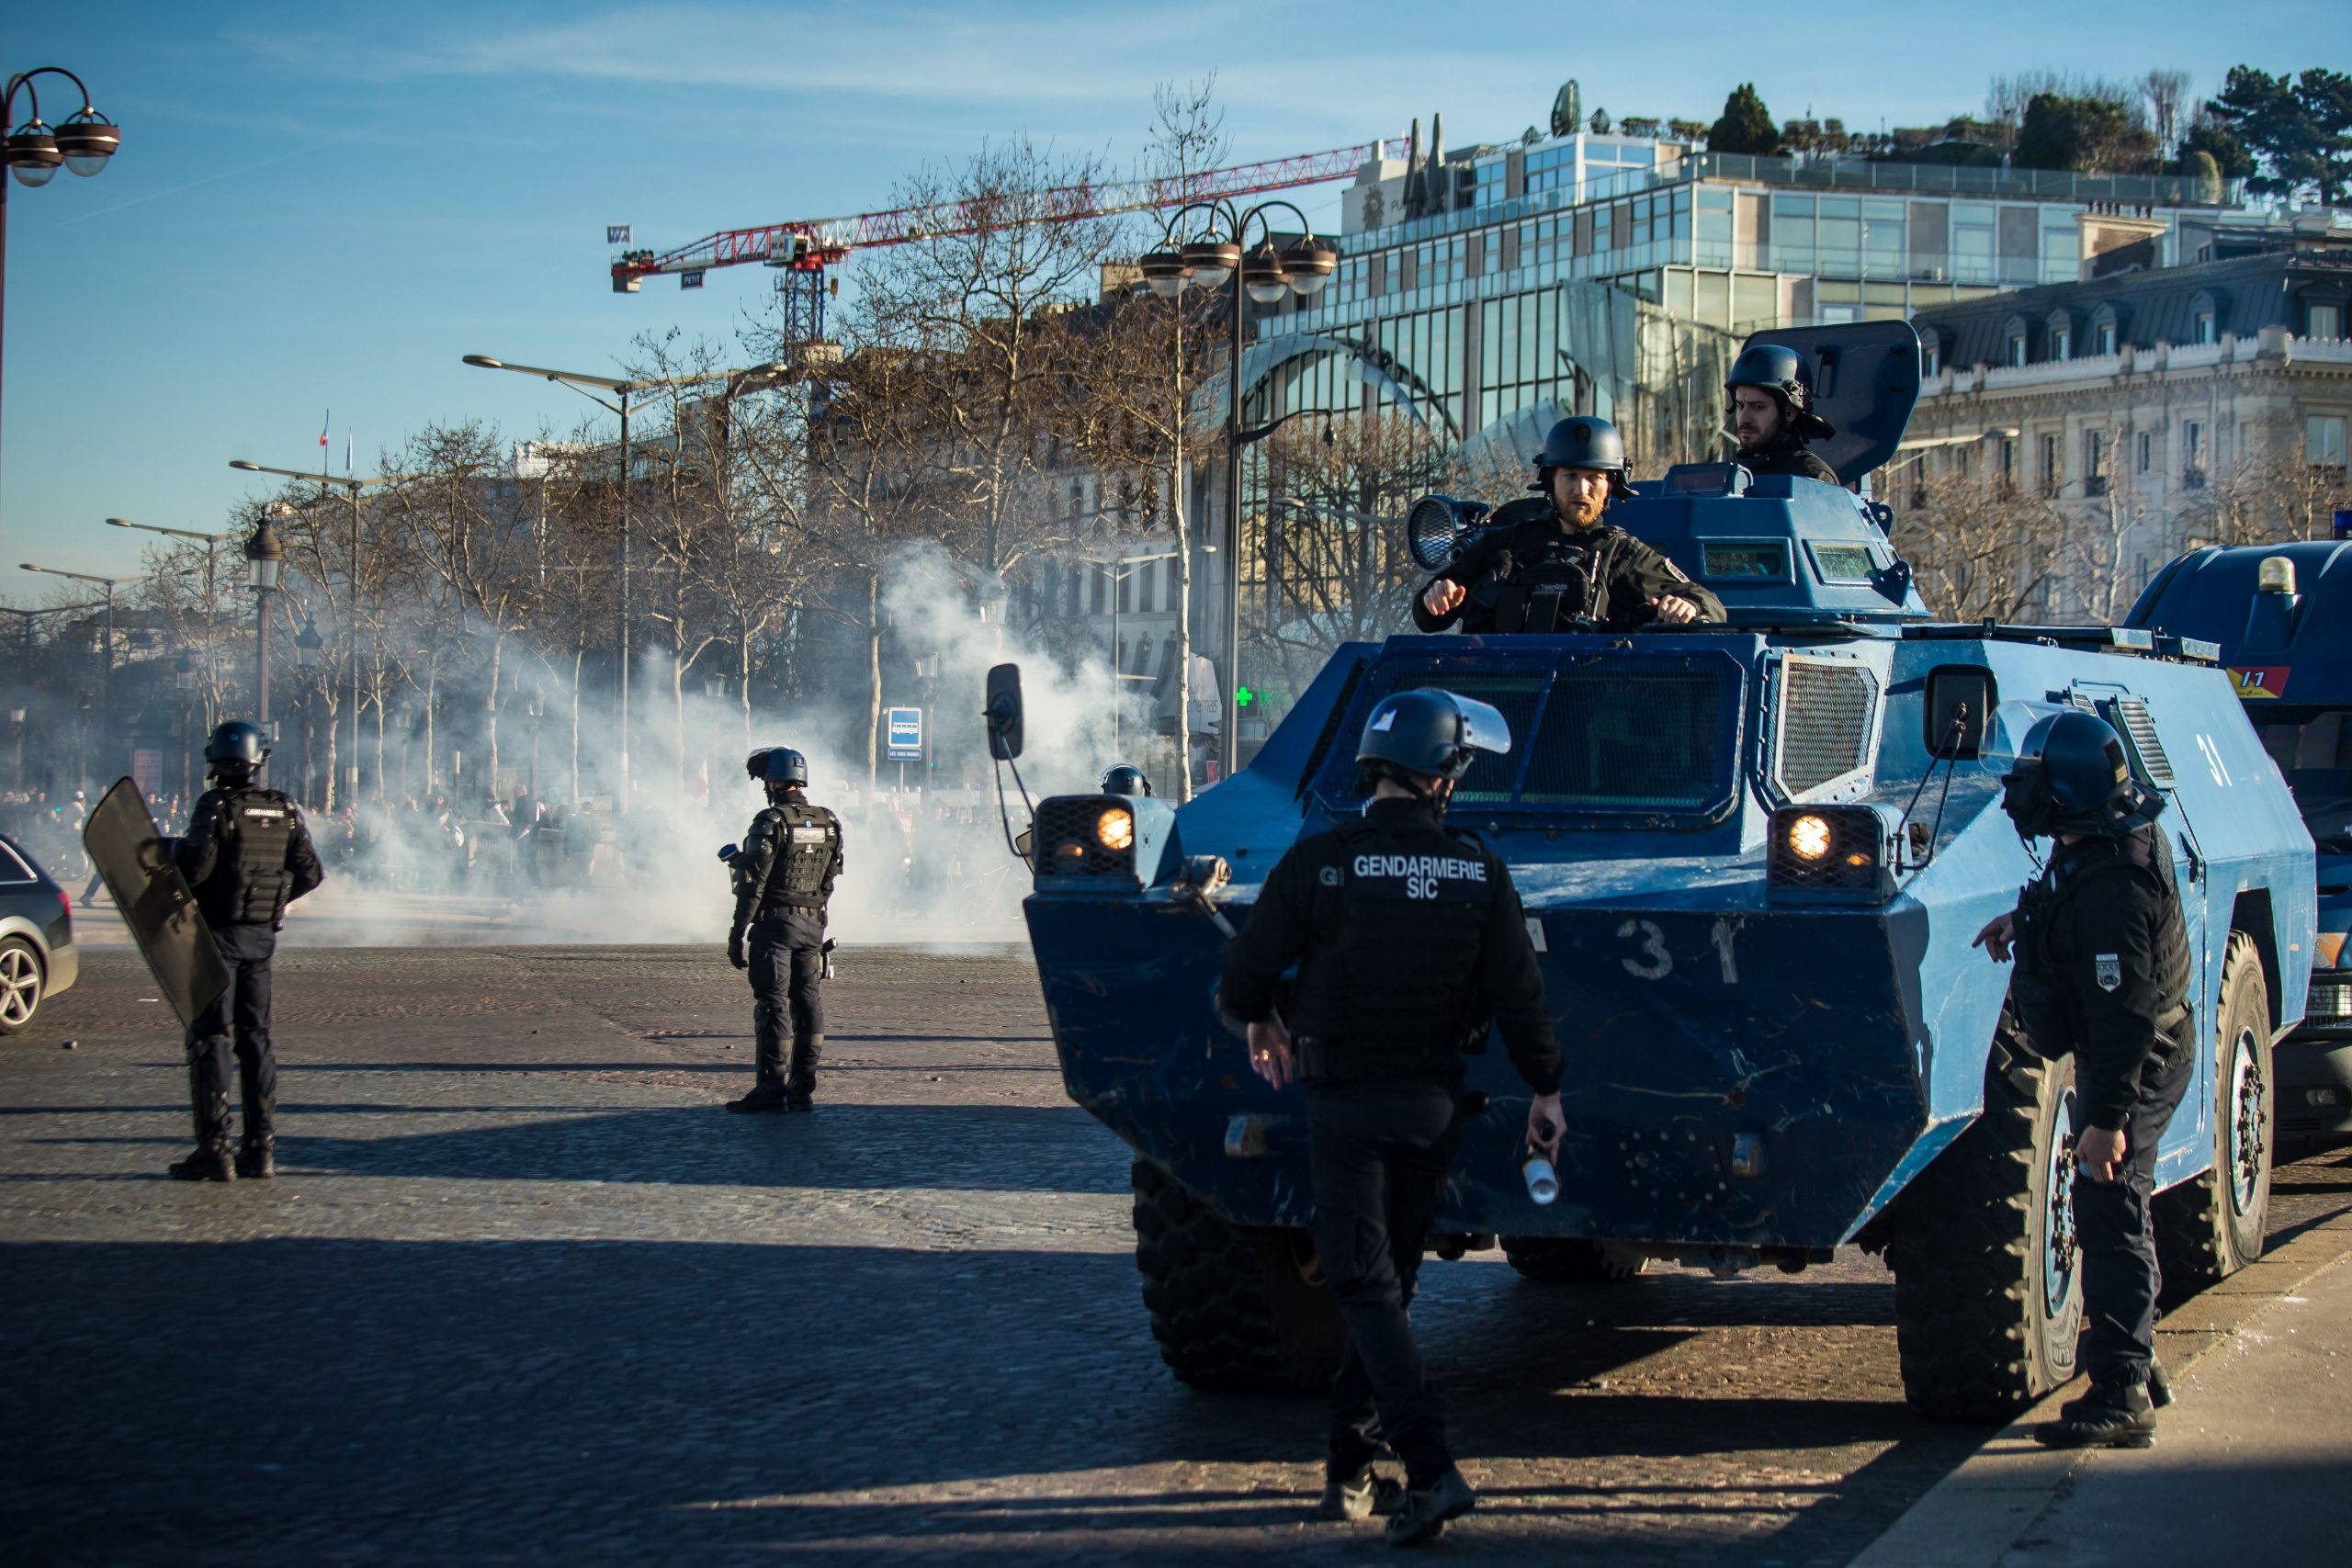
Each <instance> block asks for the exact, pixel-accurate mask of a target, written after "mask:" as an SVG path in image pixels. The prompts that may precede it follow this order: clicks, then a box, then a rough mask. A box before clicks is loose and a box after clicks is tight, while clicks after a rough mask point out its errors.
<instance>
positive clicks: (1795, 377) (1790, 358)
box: [1724, 343, 1838, 441]
mask: <svg viewBox="0 0 2352 1568" xmlns="http://www.w3.org/2000/svg"><path fill="white" fill-rule="evenodd" d="M1736 387H1754V388H1756V389H1758V391H1765V392H1770V393H1771V394H1772V396H1773V397H1774V399H1776V400H1778V401H1779V402H1780V405H1781V417H1782V418H1784V419H1785V420H1787V421H1788V433H1789V434H1791V435H1792V436H1793V437H1795V438H1796V439H1797V440H1799V441H1819V440H1822V439H1824V438H1826V437H1828V436H1832V435H1835V434H1838V432H1837V431H1836V430H1835V429H1834V428H1832V427H1831V425H1830V423H1829V422H1828V421H1827V420H1826V419H1824V418H1822V417H1821V416H1820V415H1819V414H1817V413H1815V412H1813V386H1812V384H1811V383H1810V382H1808V381H1807V380H1806V379H1805V375H1804V357H1803V356H1802V355H1799V354H1798V353H1797V351H1796V350H1795V349H1793V348H1784V347H1782V346H1781V344H1776V343H1759V344H1753V345H1751V346H1750V347H1747V348H1745V349H1742V350H1741V351H1740V355H1739V357H1738V358H1737V359H1735V360H1733V361H1732V362H1731V374H1730V375H1728V376H1726V377H1724V395H1725V396H1729V395H1730V393H1731V391H1732V389H1734V388H1736Z"/></svg>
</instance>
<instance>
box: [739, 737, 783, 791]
mask: <svg viewBox="0 0 2352 1568" xmlns="http://www.w3.org/2000/svg"><path fill="white" fill-rule="evenodd" d="M772 750H775V748H774V747H771V746H763V747H761V748H760V749H759V750H756V751H754V752H752V754H751V755H750V756H748V757H746V758H744V759H743V773H744V775H745V776H746V777H748V778H749V779H750V780H751V781H752V783H753V784H765V783H766V782H767V777H768V753H769V752H770V751H772Z"/></svg>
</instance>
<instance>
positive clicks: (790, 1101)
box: [784, 1034, 825, 1111]
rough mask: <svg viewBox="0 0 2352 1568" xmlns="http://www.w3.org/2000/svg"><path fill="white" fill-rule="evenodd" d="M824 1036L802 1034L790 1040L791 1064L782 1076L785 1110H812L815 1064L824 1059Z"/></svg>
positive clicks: (814, 1091) (814, 1094) (814, 1107)
mask: <svg viewBox="0 0 2352 1568" xmlns="http://www.w3.org/2000/svg"><path fill="white" fill-rule="evenodd" d="M824 1055H825V1037H824V1036H823V1035H821V1034H803V1035H799V1036H797V1037H796V1038H795V1039H794V1040H793V1042H792V1066H791V1067H790V1069H789V1070H788V1071H787V1072H786V1074H785V1078H784V1100H785V1105H784V1108H785V1109H786V1111H814V1110H815V1109H816V1108H817V1107H816V1103H815V1100H816V1093H817V1064H818V1063H819V1062H820V1061H821V1060H823V1059H824Z"/></svg>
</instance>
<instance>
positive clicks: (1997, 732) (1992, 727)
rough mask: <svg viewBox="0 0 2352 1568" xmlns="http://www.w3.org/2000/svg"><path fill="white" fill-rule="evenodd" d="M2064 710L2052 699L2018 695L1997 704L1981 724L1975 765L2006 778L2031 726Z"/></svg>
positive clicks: (2023, 745) (2014, 766)
mask: <svg viewBox="0 0 2352 1568" xmlns="http://www.w3.org/2000/svg"><path fill="white" fill-rule="evenodd" d="M2065 711H2066V710H2065V708H2064V707H2063V706H2061V705H2058V704H2056V703H2038V702H2028V701H2026V700H2024V699H2022V698H2018V697H2012V698H2010V699H2009V700H2008V701H2007V702H2005V703H2003V704H2001V705H1999V706H1998V707H1996V708H1995V709H1994V710H1993V716H1992V718H1991V719H1990V720H1988V721H1987V722H1986V724H1985V739H1984V743H1983V744H1982V745H1981V746H1979V747H1978V748H1977V751H1976V765H1977V766H1978V767H1979V768H1981V769H1983V770H1984V771H1985V773H1988V774H1990V775H1991V776H1992V777H1994V778H1996V779H2005V778H2007V777H2008V776H2009V775H2010V774H2011V773H2015V772H2017V766H2018V757H2019V756H2020V755H2022V754H2023V753H2024V751H2025V742H2026V737H2027V736H2029V735H2030V734H2032V733H2033V727H2034V726H2035V725H2037V724H2040V723H2041V721H2042V720H2043V719H2045V718H2048V717H2050V716H2052V715H2053V714H2061V713H2064V712H2065Z"/></svg>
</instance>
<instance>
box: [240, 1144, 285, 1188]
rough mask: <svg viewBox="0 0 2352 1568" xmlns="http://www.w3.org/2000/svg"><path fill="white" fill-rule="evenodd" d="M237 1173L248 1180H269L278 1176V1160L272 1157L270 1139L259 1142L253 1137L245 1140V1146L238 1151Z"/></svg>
mask: <svg viewBox="0 0 2352 1568" xmlns="http://www.w3.org/2000/svg"><path fill="white" fill-rule="evenodd" d="M237 1174H238V1175H239V1176H241V1177H243V1179H245V1180H247V1181H269V1180H273V1179H276V1178H277V1161H276V1160H274V1159H272V1158H271V1157H270V1145H269V1142H268V1140H266V1139H264V1140H263V1141H261V1142H259V1143H256V1142H254V1140H253V1139H251V1138H248V1139H246V1140H245V1144H244V1146H243V1148H241V1149H239V1150H238V1151H237Z"/></svg>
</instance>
